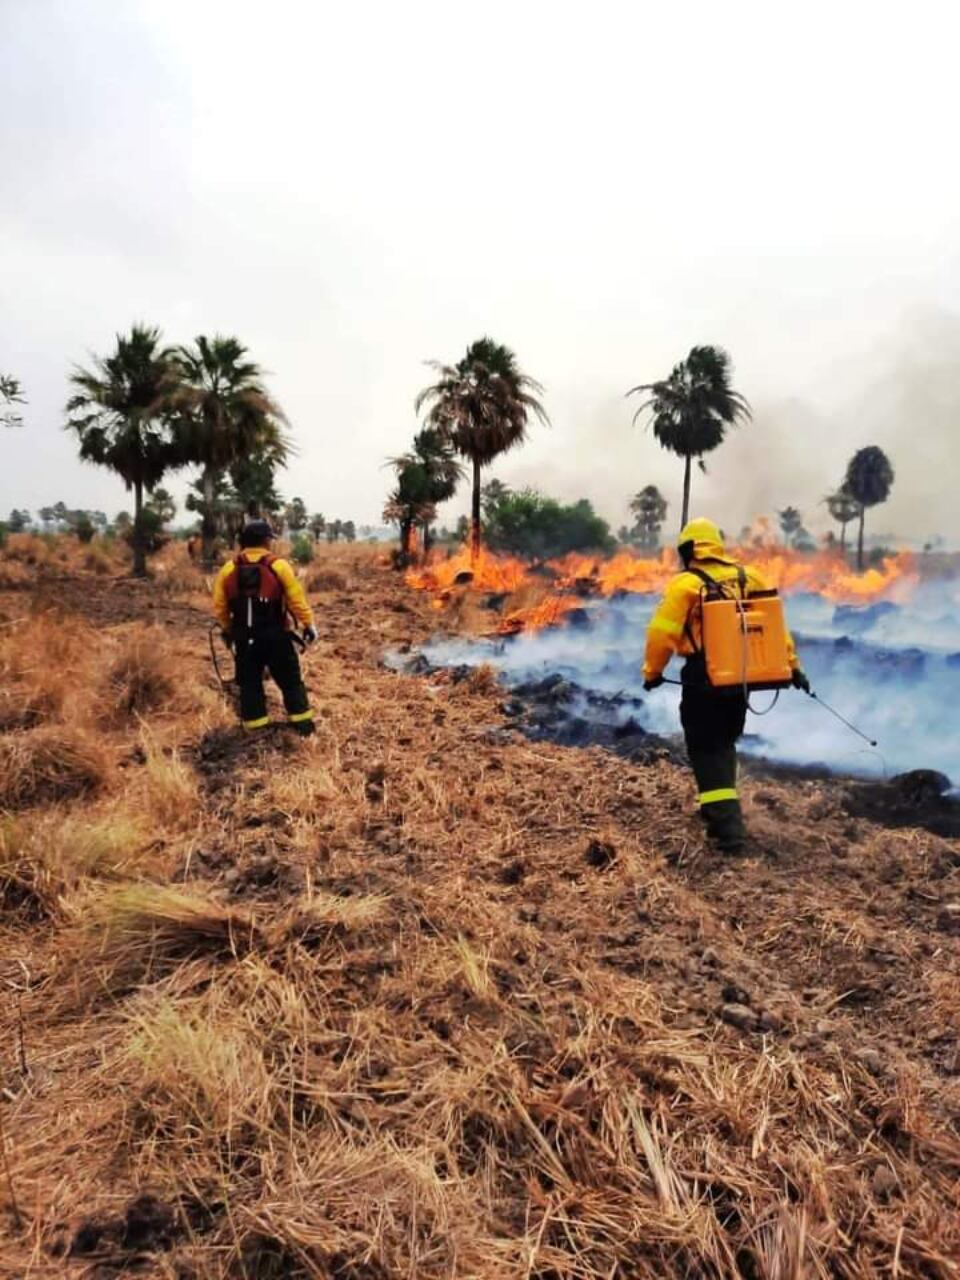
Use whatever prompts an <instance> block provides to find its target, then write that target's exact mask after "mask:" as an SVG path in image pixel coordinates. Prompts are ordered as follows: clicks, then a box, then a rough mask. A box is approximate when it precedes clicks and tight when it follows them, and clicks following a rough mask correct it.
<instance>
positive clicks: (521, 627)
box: [406, 517, 918, 635]
mask: <svg viewBox="0 0 960 1280" xmlns="http://www.w3.org/2000/svg"><path fill="white" fill-rule="evenodd" d="M747 539H748V540H746V539H745V541H746V545H744V546H740V547H732V548H731V549H730V554H731V556H732V557H734V558H735V559H737V560H740V561H742V562H744V563H747V564H750V565H751V566H752V567H753V568H755V569H756V570H757V572H758V573H759V574H760V575H761V576H762V577H763V578H765V579H766V581H767V583H768V584H769V585H770V586H771V587H776V588H777V589H778V590H779V591H780V592H782V593H783V594H784V595H791V594H795V593H798V592H809V593H812V594H815V595H821V596H823V597H824V598H825V599H827V600H830V601H831V602H833V603H834V604H868V603H870V602H872V601H875V600H881V599H888V598H890V597H891V596H893V595H895V596H897V597H898V598H900V599H902V598H903V597H904V596H905V595H906V594H908V593H909V591H910V590H912V588H913V586H914V585H915V584H916V582H917V581H918V577H917V573H916V571H915V567H914V561H913V558H912V557H911V556H910V555H909V553H900V554H898V555H892V556H888V557H886V558H885V559H884V561H883V563H882V565H881V566H880V567H879V568H871V569H867V570H866V571H865V572H863V573H857V572H856V571H854V570H852V569H851V568H850V567H849V565H848V564H847V563H846V561H845V560H843V559H842V558H841V557H840V556H839V555H837V554H836V553H831V552H827V551H822V552H816V553H813V554H808V553H803V552H798V551H791V550H789V549H787V548H785V547H783V546H778V545H776V544H775V542H774V539H773V525H772V523H771V522H770V521H769V520H767V519H766V518H765V517H759V518H758V519H757V520H755V521H754V523H753V525H752V526H751V528H750V531H749V534H748V535H747ZM678 571H679V565H678V563H677V556H676V552H675V551H674V550H673V549H672V548H664V549H663V551H662V552H661V553H660V554H659V556H653V557H651V556H647V557H644V556H641V555H638V554H637V553H635V552H633V551H629V550H624V551H618V552H617V553H616V554H615V555H613V556H611V557H609V558H608V559H603V558H598V557H593V556H584V555H580V554H578V553H576V552H572V553H570V554H569V555H566V556H562V557H561V558H559V559H557V560H551V561H547V562H546V563H540V564H536V565H531V564H528V563H526V562H525V561H523V560H519V559H517V558H516V557H512V556H500V555H497V554H496V553H494V552H492V551H490V550H488V549H487V548H486V547H483V548H481V550H480V552H479V555H478V556H477V557H476V559H473V557H472V555H471V550H470V548H469V547H468V546H464V547H461V549H460V550H459V551H458V552H457V553H456V554H455V555H453V556H451V557H449V559H445V560H443V559H438V560H435V561H434V562H433V563H431V564H428V565H426V566H425V567H422V568H419V569H414V570H410V571H409V572H408V574H407V577H406V581H407V583H408V585H409V586H411V587H413V588H414V589H416V590H418V591H428V592H430V593H431V594H432V595H433V597H434V599H433V601H432V604H433V607H434V608H436V609H442V608H443V607H444V605H445V603H446V602H447V601H448V600H449V599H450V598H451V596H452V595H453V594H454V592H455V591H457V590H458V589H460V590H461V591H467V590H469V591H471V592H480V593H484V592H486V593H492V594H497V595H500V594H502V595H506V596H511V595H514V594H515V593H517V592H520V591H521V590H523V592H524V595H523V597H521V599H523V601H524V607H514V608H512V609H510V608H509V607H508V609H507V611H506V612H505V613H504V614H503V616H502V617H501V619H500V622H499V623H498V625H497V627H496V629H495V631H493V632H489V633H488V634H493V635H516V634H517V633H518V632H520V631H533V630H539V629H540V628H542V627H551V626H556V625H558V624H559V623H560V622H562V620H563V619H564V617H565V616H566V615H567V614H569V613H570V612H571V611H573V610H575V609H581V608H583V607H584V599H585V598H586V599H589V598H591V597H599V598H603V599H609V598H610V597H611V596H614V595H616V594H618V593H621V592H631V593H636V594H639V595H656V594H659V593H660V592H662V591H663V589H664V587H665V586H666V585H667V583H668V582H669V581H670V579H671V578H672V577H673V576H674V575H675V574H676V573H677V572H678ZM538 594H539V595H540V599H539V600H538V601H537V602H536V603H533V604H527V603H526V601H528V600H529V599H530V597H531V595H533V596H536V595H538ZM517 604H519V601H518V602H517Z"/></svg>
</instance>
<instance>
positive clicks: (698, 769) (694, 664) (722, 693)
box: [643, 519, 810, 853]
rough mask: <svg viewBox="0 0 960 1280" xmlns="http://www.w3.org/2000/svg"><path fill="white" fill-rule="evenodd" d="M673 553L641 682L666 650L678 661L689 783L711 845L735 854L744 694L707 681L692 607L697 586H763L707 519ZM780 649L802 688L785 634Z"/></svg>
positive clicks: (684, 534)
mask: <svg viewBox="0 0 960 1280" xmlns="http://www.w3.org/2000/svg"><path fill="white" fill-rule="evenodd" d="M677 550H678V551H679V553H680V559H681V561H682V562H683V566H684V567H683V571H682V572H681V573H678V574H677V576H676V577H675V578H673V579H672V581H671V582H670V584H669V585H668V587H667V589H666V591H665V593H664V596H663V599H662V600H661V601H660V604H659V605H658V607H657V610H656V612H655V613H654V615H653V618H652V619H651V621H650V625H649V627H648V629H647V647H646V654H645V657H644V663H643V687H644V689H646V690H651V689H656V688H657V687H658V686H659V685H661V684H663V683H664V676H663V672H664V668H665V667H666V665H667V663H668V662H669V661H670V659H671V658H672V657H673V655H674V654H679V655H681V656H682V657H684V658H686V662H685V663H684V666H683V670H682V672H681V683H682V685H683V693H682V695H681V699H680V722H681V724H682V725H683V733H684V738H685V739H686V744H687V756H688V757H689V760H690V766H691V768H692V769H693V773H694V776H695V777H696V780H697V790H698V800H699V804H700V814H701V817H702V818H703V821H704V823H705V825H706V828H707V835H708V836H709V837H710V839H711V840H712V841H713V842H714V843H715V844H716V845H717V847H718V848H720V849H721V850H723V851H724V852H728V853H737V852H739V851H740V850H741V849H742V848H743V842H744V839H745V835H746V833H745V831H744V826H743V817H742V814H741V811H740V798H739V794H738V792H737V748H736V744H737V739H738V738H739V737H740V736H741V734H742V733H743V728H744V724H745V722H746V717H747V696H746V693H745V692H744V689H743V688H742V687H741V686H739V685H737V686H734V687H732V688H720V689H718V688H714V687H713V686H712V685H711V684H710V683H709V681H708V679H707V665H706V661H705V659H704V654H703V634H702V626H701V618H700V612H701V611H700V605H701V601H702V598H703V592H704V590H705V588H709V589H713V585H712V584H727V590H732V591H733V592H735V593H738V594H739V593H740V592H741V591H742V592H743V593H745V594H746V595H747V596H749V595H750V594H751V593H752V592H760V591H765V590H766V589H767V584H766V582H765V581H764V580H763V578H762V577H761V575H760V574H759V573H758V572H757V571H756V569H754V568H752V567H751V566H750V565H740V564H738V562H737V561H736V560H734V559H733V557H732V556H729V555H728V554H727V552H726V549H725V547H724V544H723V535H722V534H721V532H720V530H719V529H718V528H717V526H716V525H715V524H714V523H713V521H712V520H704V519H698V520H691V521H690V523H689V524H688V525H687V526H686V527H685V528H684V529H683V530H682V531H681V533H680V538H679V541H678V543H677ZM787 646H788V651H789V657H790V665H791V667H792V669H793V684H794V687H795V688H798V689H803V690H805V691H807V692H809V690H810V682H809V681H808V680H807V677H806V676H805V675H804V673H803V670H802V668H801V666H800V663H799V660H798V658H797V654H796V650H795V648H794V644H793V640H792V639H791V637H790V635H789V633H788V634H787Z"/></svg>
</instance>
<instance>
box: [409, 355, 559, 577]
mask: <svg viewBox="0 0 960 1280" xmlns="http://www.w3.org/2000/svg"><path fill="white" fill-rule="evenodd" d="M430 364H431V367H432V368H433V369H435V370H436V372H437V374H438V375H439V376H438V379H437V381H436V382H435V383H433V385H432V386H429V387H426V388H424V390H423V391H421V392H420V394H419V396H417V399H416V408H417V411H418V412H419V410H420V409H421V407H422V406H423V405H425V404H428V405H429V406H430V411H429V413H428V415H427V421H428V423H429V424H430V425H431V426H432V427H435V428H436V429H437V430H438V431H439V432H440V433H441V434H442V435H443V436H445V437H446V438H447V439H449V441H450V443H451V444H452V445H453V448H454V449H455V450H456V452H457V453H459V454H460V455H461V457H464V458H467V459H468V460H469V462H470V464H471V466H472V469H473V500H472V504H471V550H472V554H473V557H474V558H476V556H477V555H478V554H479V551H480V472H481V470H482V468H483V467H486V466H489V465H490V463H491V462H493V460H494V459H495V458H498V457H499V456H500V454H501V453H506V451H507V450H508V449H513V448H514V447H515V446H516V445H518V444H522V443H523V441H524V440H525V439H526V434H527V421H528V418H529V416H530V414H533V415H534V416H535V417H537V418H539V419H540V421H541V422H543V423H547V422H549V419H548V417H547V413H546V410H545V409H544V407H543V405H542V404H541V403H540V401H539V400H538V399H537V396H539V395H542V394H543V387H541V385H540V383H539V382H535V381H534V379H533V378H529V377H527V375H526V374H525V373H522V372H521V370H520V367H519V366H518V364H517V357H516V356H515V355H514V353H513V352H512V351H511V350H510V349H509V347H504V346H501V345H500V344H499V343H496V342H494V341H493V339H492V338H480V339H479V340H478V341H477V342H474V343H471V345H470V346H469V347H468V348H467V351H466V354H465V355H464V357H463V359H462V360H460V361H458V362H457V364H455V365H445V364H441V363H439V362H438V361H435V360H434V361H431V362H430Z"/></svg>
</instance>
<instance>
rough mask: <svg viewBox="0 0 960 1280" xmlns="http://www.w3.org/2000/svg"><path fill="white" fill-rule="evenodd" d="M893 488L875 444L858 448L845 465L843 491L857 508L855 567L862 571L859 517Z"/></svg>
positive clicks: (885, 460)
mask: <svg viewBox="0 0 960 1280" xmlns="http://www.w3.org/2000/svg"><path fill="white" fill-rule="evenodd" d="M892 486H893V467H892V466H891V464H890V459H889V458H888V457H887V455H886V454H885V453H884V452H883V450H882V449H880V448H878V447H877V445H875V444H871V445H867V447H866V448H865V449H858V450H857V452H856V453H855V454H854V455H853V457H852V458H851V459H850V463H849V465H848V466H847V476H846V479H845V480H844V482H843V488H844V490H845V491H846V492H847V493H849V494H850V496H851V497H852V498H853V499H854V501H855V502H856V503H857V504H858V505H859V508H860V511H859V515H860V531H859V535H858V537H857V568H858V569H861V570H862V569H863V518H864V515H865V513H866V510H867V507H875V506H877V505H879V503H881V502H886V500H887V498H888V497H889V496H890V489H891V488H892Z"/></svg>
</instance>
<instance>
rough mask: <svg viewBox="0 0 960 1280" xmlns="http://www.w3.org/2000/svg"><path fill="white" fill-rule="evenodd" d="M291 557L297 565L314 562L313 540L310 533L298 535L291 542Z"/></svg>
mask: <svg viewBox="0 0 960 1280" xmlns="http://www.w3.org/2000/svg"><path fill="white" fill-rule="evenodd" d="M290 555H291V556H292V557H293V559H294V560H295V561H296V562H297V564H310V562H311V561H312V560H313V539H312V538H311V537H310V535H309V534H308V533H296V534H294V536H293V538H292V539H291V540H290Z"/></svg>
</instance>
